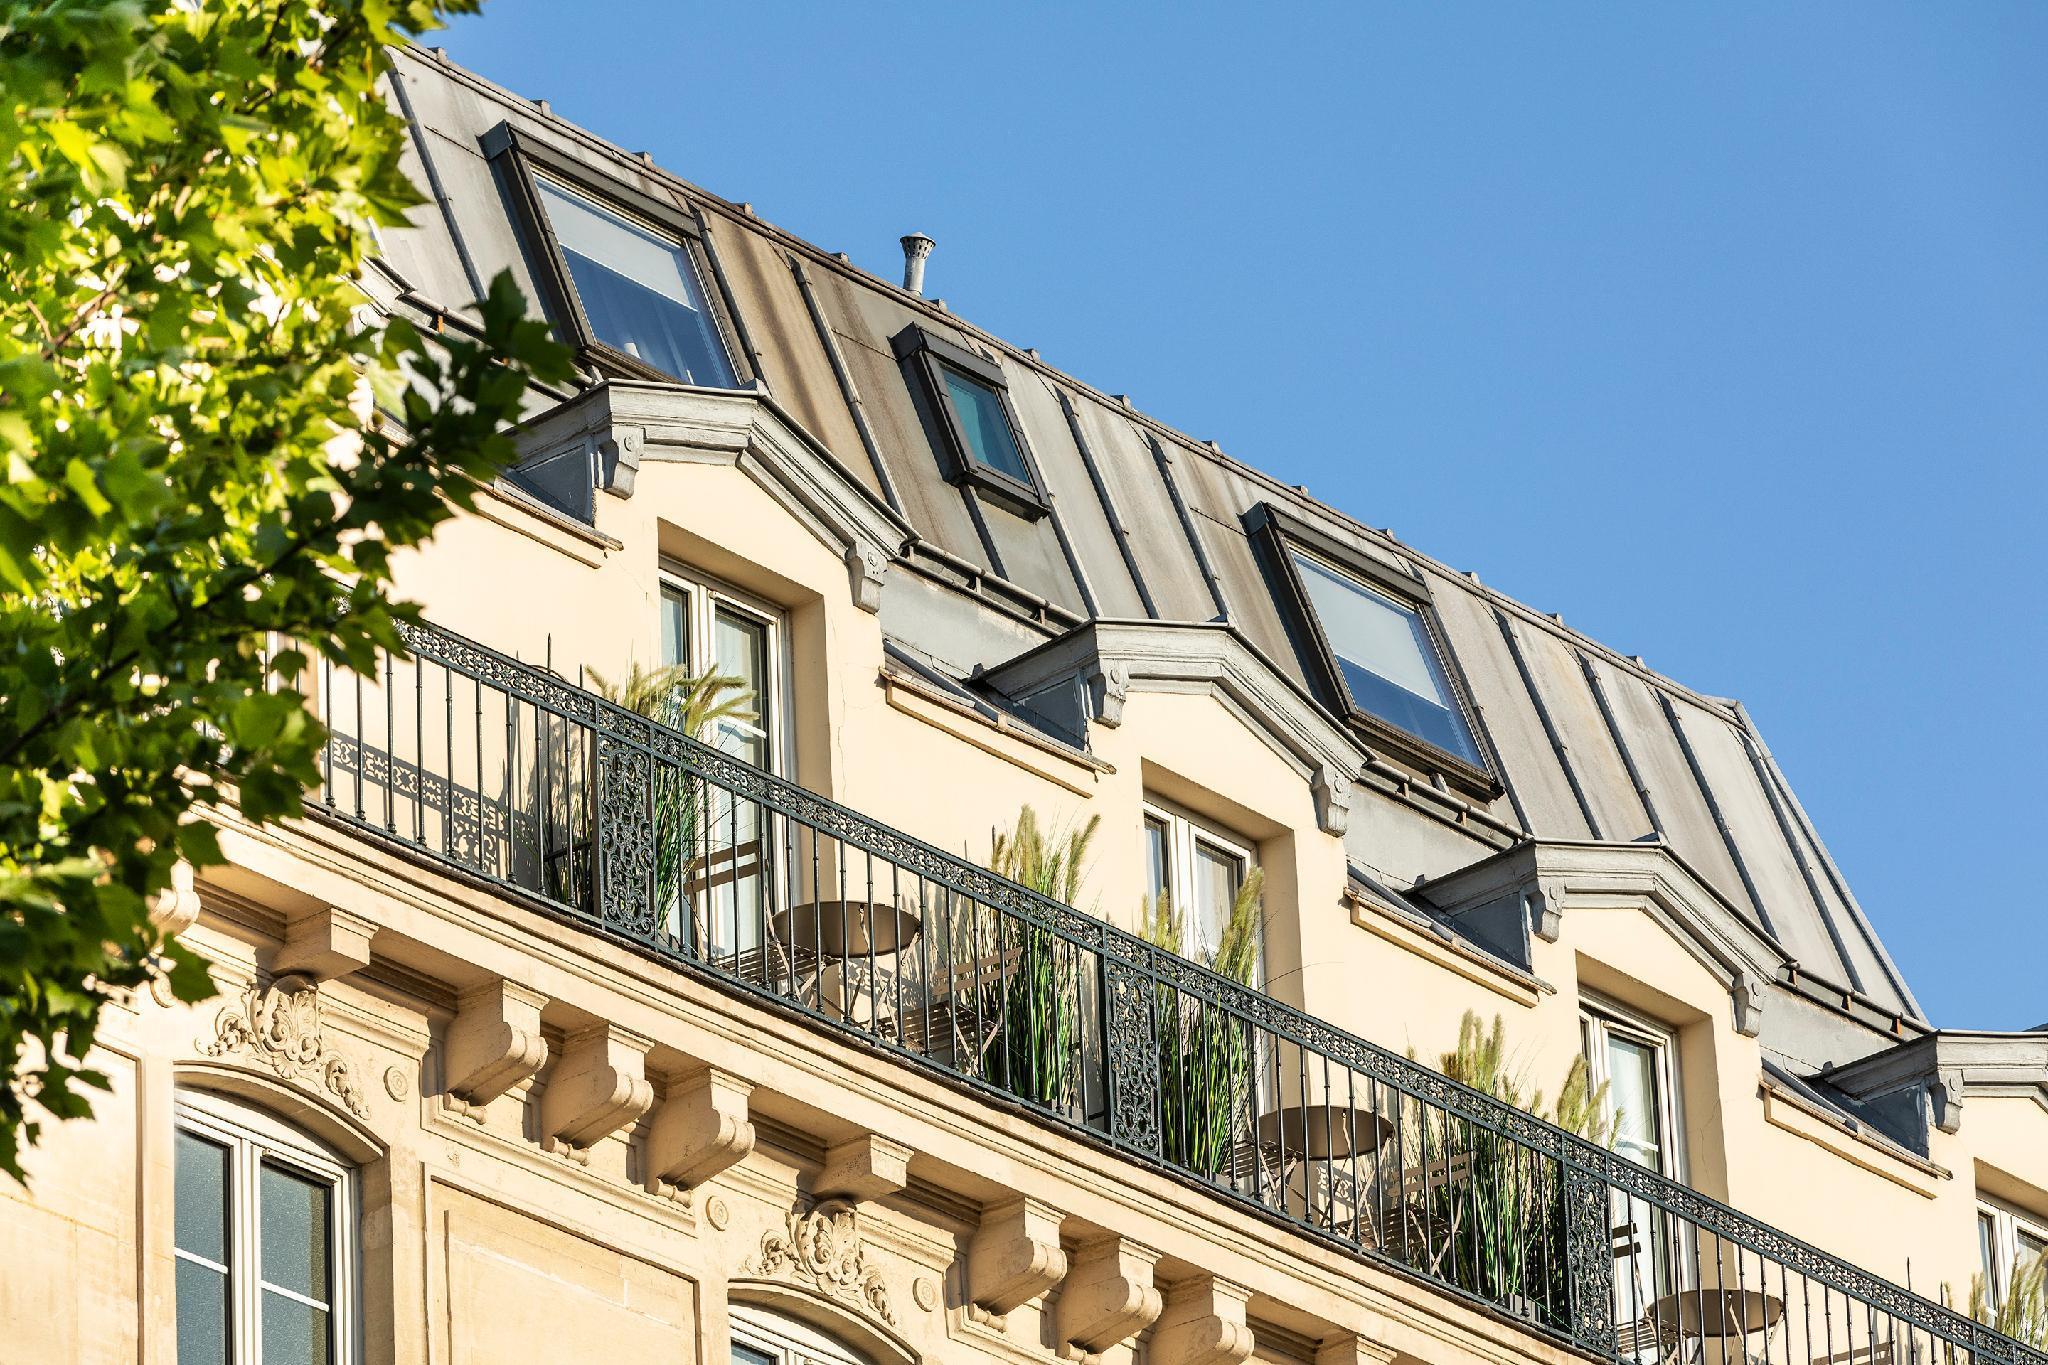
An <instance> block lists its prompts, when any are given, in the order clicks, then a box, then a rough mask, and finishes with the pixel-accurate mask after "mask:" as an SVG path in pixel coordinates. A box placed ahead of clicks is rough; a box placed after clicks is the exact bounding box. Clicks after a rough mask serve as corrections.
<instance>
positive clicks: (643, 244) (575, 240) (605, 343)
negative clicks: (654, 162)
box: [483, 124, 745, 389]
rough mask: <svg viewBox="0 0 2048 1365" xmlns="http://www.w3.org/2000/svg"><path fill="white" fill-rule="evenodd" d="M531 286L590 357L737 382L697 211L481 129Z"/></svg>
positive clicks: (605, 363)
mask: <svg viewBox="0 0 2048 1365" xmlns="http://www.w3.org/2000/svg"><path fill="white" fill-rule="evenodd" d="M483 147H484V152H485V155H487V156H488V157H490V158H491V161H492V163H493V165H494V166H495V167H496V169H497V172H498V175H499V177H500V183H501V184H502V185H503V186H504V188H505V191H506V194H507V195H508V197H509V198H510V199H511V200H512V202H513V205H514V208H515V214H514V216H515V218H516V219H517V220H518V226H519V228H520V231H521V234H522V236H523V238H524V239H525V241H526V245H527V258H528V260H529V261H530V262H531V263H532V265H533V273H534V279H535V283H536V284H538V285H539V286H540V291H541V293H542V294H543V295H544V296H545V298H546V300H547V303H548V307H549V312H550V313H551V314H552V315H553V319H554V322H555V325H556V327H557V328H558V329H559V330H560V332H561V333H562V336H563V338H564V339H565V340H567V341H568V342H570V343H571V344H572V345H574V346H575V347H577V349H578V350H579V351H580V352H581V353H582V358H583V360H584V361H585V363H587V364H589V365H591V366H592V367H593V368H596V369H598V370H601V371H604V372H606V373H610V374H615V375H620V376H623V377H625V378H630V379H656V380H659V379H674V380H680V381H682V382H683V383H685V384H698V385H702V386H703V387H705V388H713V389H730V388H737V387H738V386H739V384H740V383H741V382H742V380H743V379H744V378H745V376H744V375H742V374H741V372H740V366H739V363H738V361H737V359H736V358H737V357H738V356H739V355H740V354H741V352H740V350H739V348H736V347H734V346H732V345H731V344H729V341H728V337H729V336H730V335H731V324H732V315H731V312H730V300H729V298H728V297H727V295H726V293H725V291H724V289H723V287H722V284H721V282H720V280H719V277H718V273H717V270H716V266H715V262H714V261H713V260H712V258H711V254H710V244H709V243H708V242H707V241H706V240H705V237H704V225H703V221H702V219H701V218H699V217H698V216H696V215H695V214H694V213H692V212H690V211H688V210H687V209H684V208H679V207H678V206H677V204H676V203H675V202H674V201H672V200H665V199H661V198H657V197H655V196H652V195H649V194H646V193H643V192H639V191H635V190H633V189H632V188H631V187H629V186H627V185H625V184H622V183H614V182H611V181H607V180H602V179H599V178H597V177H596V176H595V175H594V173H593V171H592V168H591V167H589V166H587V165H584V164H582V163H580V162H578V161H576V160H575V159H573V158H571V157H569V156H567V155H565V154H563V153H561V152H558V151H556V150H554V149H553V148H551V147H549V146H547V145H546V144H544V143H539V142H536V141H534V140H533V139H531V138H527V137H523V136H521V135H520V134H519V133H517V132H515V131H513V129H512V128H511V127H510V126H509V125H506V124H500V125H498V127H496V128H494V129H492V130H491V131H490V132H489V133H487V134H486V135H485V136H484V139H483Z"/></svg>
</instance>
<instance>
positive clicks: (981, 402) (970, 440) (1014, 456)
mask: <svg viewBox="0 0 2048 1365" xmlns="http://www.w3.org/2000/svg"><path fill="white" fill-rule="evenodd" d="M939 373H940V375H941V376H942V377H943V378H944V379H945V381H946V397H947V399H948V400H949V401H950V402H951V403H952V404H953V415H954V416H955V417H957V418H959V420H960V430H961V431H962V432H963V433H964V434H965V435H966V437H967V453H968V454H970V455H972V456H973V457H974V459H975V461H976V462H977V463H979V464H984V465H987V466H988V467H989V468H990V469H993V470H995V471H996V472H997V473H998V474H1007V475H1009V476H1010V477H1011V478H1013V479H1015V480H1017V481H1018V482H1019V483H1024V484H1028V483H1030V482H1031V471H1030V470H1029V469H1028V468H1027V467H1026V466H1025V464H1024V452H1023V451H1021V450H1019V449H1018V448H1017V434H1016V433H1015V432H1013V431H1011V430H1010V418H1009V414H1007V413H1005V412H1004V411H1003V400H1002V399H1001V398H1000V397H999V396H998V395H997V394H996V391H995V390H994V389H992V388H990V387H989V386H988V385H986V384H984V383H982V382H981V381H980V380H978V379H970V378H968V377H967V376H966V375H964V374H962V373H960V371H958V370H956V369H954V368H953V367H952V366H950V365H942V366H940V367H939Z"/></svg>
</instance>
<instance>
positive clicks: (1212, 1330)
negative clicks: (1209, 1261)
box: [1150, 1275, 1253, 1365]
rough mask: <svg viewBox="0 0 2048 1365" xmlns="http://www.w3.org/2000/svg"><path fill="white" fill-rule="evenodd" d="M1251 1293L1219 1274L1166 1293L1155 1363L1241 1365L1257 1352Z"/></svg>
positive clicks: (1201, 1277)
mask: <svg viewBox="0 0 2048 1365" xmlns="http://www.w3.org/2000/svg"><path fill="white" fill-rule="evenodd" d="M1250 1298H1251V1290H1249V1289H1247V1288H1246V1287H1245V1286H1243V1285H1241V1284H1234V1283H1232V1282H1231V1281H1229V1280H1225V1279H1222V1278H1220V1277H1218V1276H1215V1275H1198V1276H1196V1277H1195V1278H1193V1279H1190V1280H1182V1281H1181V1282H1180V1283H1178V1284H1176V1285H1174V1286H1173V1287H1172V1288H1171V1289H1168V1290H1167V1291H1166V1302H1165V1306H1164V1307H1163V1308H1162V1309H1161V1310H1160V1313H1159V1322H1158V1324H1157V1325H1156V1326H1154V1327H1153V1329H1152V1347H1151V1356H1150V1359H1151V1361H1152V1365H1237V1362H1239V1361H1241V1360H1244V1359H1245V1358H1246V1357H1248V1356H1250V1355H1251V1353H1252V1344H1253V1342H1252V1329H1251V1325H1250V1323H1248V1322H1247V1321H1246V1320H1245V1304H1246V1302H1247V1301H1248V1300H1250Z"/></svg>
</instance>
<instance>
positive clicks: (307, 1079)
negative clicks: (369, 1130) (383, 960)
mask: <svg viewBox="0 0 2048 1365" xmlns="http://www.w3.org/2000/svg"><path fill="white" fill-rule="evenodd" d="M199 1050H200V1051H201V1052H202V1053H204V1054H206V1055H207V1056H209V1057H225V1056H227V1055H228V1054H229V1053H233V1052H246V1053H249V1054H250V1055H252V1056H254V1057H256V1058H258V1059H260V1060H262V1061H264V1062H267V1063H268V1064H269V1066H270V1069H271V1070H272V1071H275V1072H276V1073H277V1074H278V1076H279V1077H281V1078H283V1079H284V1080H288V1081H297V1082H299V1083H300V1084H302V1085H314V1086H319V1087H320V1088H322V1089H324V1090H326V1091H327V1093H328V1094H330V1095H332V1096H333V1097H334V1098H335V1099H337V1100H339V1101H340V1102H341V1103H342V1105H343V1107H345V1108H346V1109H347V1110H348V1111H349V1112H350V1113H351V1114H354V1115H355V1116H356V1117H358V1118H362V1117H365V1116H367V1115H368V1114H369V1112H370V1106H369V1104H368V1103H367V1102H366V1101H365V1100H364V1099H363V1092H362V1089H361V1087H360V1086H359V1085H358V1084H357V1083H356V1075H355V1072H354V1071H353V1070H351V1069H350V1067H349V1064H348V1062H347V1061H345V1060H343V1059H342V1058H341V1057H340V1056H338V1055H337V1054H335V1053H333V1052H330V1051H329V1050H328V1049H327V1044H326V1041H325V1040H324V1039H323V1038H322V1037H321V1036H320V992H319V991H318V989H316V988H315V987H314V985H313V983H312V982H310V981H308V980H307V979H306V978H304V977H300V976H287V977H281V978H279V979H278V980H277V981H276V982H274V983H273V984H272V985H271V987H270V989H268V990H264V989H263V988H261V987H260V986H256V985H251V986H250V987H248V988H247V989H246V990H244V991H243V992H242V999H241V1003H240V1004H238V1005H230V1006H227V1007H226V1008H224V1009H222V1010H221V1012H220V1014H219V1015H218V1016H217V1017H216V1018H215V1019H214V1021H213V1039H212V1041H211V1042H207V1043H203V1044H201V1045H200V1048H199Z"/></svg>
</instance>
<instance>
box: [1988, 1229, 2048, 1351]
mask: <svg viewBox="0 0 2048 1365" xmlns="http://www.w3.org/2000/svg"><path fill="white" fill-rule="evenodd" d="M1970 1316H1971V1317H1973V1318H1975V1319H1976V1320H1977V1321H1979V1322H1981V1323H1983V1324H1984V1325H1985V1326H1986V1327H1989V1328H1991V1329H1993V1330H1994V1331H1999V1332H2003V1333H2005V1334H2006V1335H2007V1336H2009V1337H2011V1338H2012V1339H2013V1340H2015V1341H2018V1342H2022V1343H2024V1344H2025V1345H2028V1346H2032V1347H2034V1348H2035V1349H2037V1350H2048V1251H2044V1252H2042V1253H2041V1254H2040V1255H2038V1256H2036V1257H2035V1258H2034V1259H2033V1260H2032V1261H2030V1262H2025V1263H2022V1264H2020V1265H2017V1266H2014V1267H2013V1272H2012V1283H2010V1284H2008V1285H2007V1286H2006V1287H2005V1293H2004V1294H2003V1295H2001V1296H1999V1298H1998V1299H1997V1300H1996V1301H1995V1302H1994V1301H1993V1300H1992V1297H1991V1291H1990V1288H1989V1286H1987V1285H1986V1284H1985V1283H1984V1277H1983V1276H1982V1275H1972V1276H1971V1277H1970Z"/></svg>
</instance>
